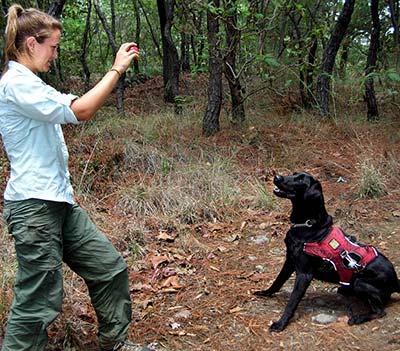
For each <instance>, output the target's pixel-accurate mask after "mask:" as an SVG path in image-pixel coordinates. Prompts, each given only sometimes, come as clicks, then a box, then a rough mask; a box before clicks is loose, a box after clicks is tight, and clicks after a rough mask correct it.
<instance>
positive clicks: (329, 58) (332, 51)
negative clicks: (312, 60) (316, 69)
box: [317, 0, 355, 116]
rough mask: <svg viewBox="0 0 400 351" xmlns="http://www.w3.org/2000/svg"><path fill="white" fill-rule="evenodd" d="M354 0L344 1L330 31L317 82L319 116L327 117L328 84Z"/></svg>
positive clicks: (352, 9) (351, 12)
mask: <svg viewBox="0 0 400 351" xmlns="http://www.w3.org/2000/svg"><path fill="white" fill-rule="evenodd" d="M354 3H355V0H346V1H345V3H344V5H343V8H342V11H341V13H340V15H339V18H338V20H337V22H336V25H335V27H334V29H333V31H332V34H331V37H330V39H329V42H328V45H327V47H326V48H325V50H324V53H323V57H322V65H321V73H320V75H319V77H318V81H317V100H318V109H319V113H320V115H321V116H327V115H329V93H330V83H331V77H332V72H333V66H334V64H335V58H336V55H337V52H338V50H339V47H340V43H341V42H342V40H343V37H344V35H345V34H346V30H347V28H348V26H349V23H350V20H351V16H352V14H353V11H354Z"/></svg>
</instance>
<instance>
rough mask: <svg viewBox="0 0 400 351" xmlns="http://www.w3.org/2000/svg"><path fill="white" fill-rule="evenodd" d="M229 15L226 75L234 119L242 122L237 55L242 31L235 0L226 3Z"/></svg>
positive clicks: (227, 23) (243, 113)
mask: <svg viewBox="0 0 400 351" xmlns="http://www.w3.org/2000/svg"><path fill="white" fill-rule="evenodd" d="M225 5H226V12H227V17H226V20H225V29H226V44H227V53H226V55H225V59H224V63H225V67H224V68H225V69H224V73H225V77H226V78H227V79H228V84H229V90H230V93H231V105H232V121H233V122H234V123H242V122H244V120H245V118H246V114H245V111H244V99H243V94H242V86H241V83H240V75H239V73H238V72H237V69H236V56H237V54H238V49H239V43H240V31H239V29H238V24H237V16H238V11H237V4H236V1H235V0H228V1H226V3H225Z"/></svg>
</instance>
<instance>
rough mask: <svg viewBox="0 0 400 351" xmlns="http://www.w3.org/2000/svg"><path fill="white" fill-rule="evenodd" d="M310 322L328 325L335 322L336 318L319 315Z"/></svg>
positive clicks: (330, 315)
mask: <svg viewBox="0 0 400 351" xmlns="http://www.w3.org/2000/svg"><path fill="white" fill-rule="evenodd" d="M311 320H312V321H313V323H317V324H330V323H333V322H335V321H336V320H337V316H335V315H332V314H328V313H320V314H317V315H316V316H312V318H311Z"/></svg>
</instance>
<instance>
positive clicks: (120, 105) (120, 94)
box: [94, 0, 125, 114]
mask: <svg viewBox="0 0 400 351" xmlns="http://www.w3.org/2000/svg"><path fill="white" fill-rule="evenodd" d="M94 7H95V9H96V13H97V16H98V17H99V18H100V21H101V23H102V25H103V28H104V31H105V32H106V34H107V37H108V41H109V43H110V45H111V48H112V51H113V55H114V56H115V55H116V54H117V52H118V49H119V47H118V45H117V43H116V42H115V38H114V35H113V33H112V31H111V29H110V27H109V26H108V23H107V19H106V17H105V16H104V14H103V12H102V11H101V8H100V4H99V1H98V0H94ZM113 21H114V20H112V21H111V22H112V23H113ZM124 80H125V73H123V74H122V75H121V77H120V78H119V80H118V84H117V110H118V113H121V114H123V113H124Z"/></svg>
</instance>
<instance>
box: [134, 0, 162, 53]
mask: <svg viewBox="0 0 400 351" xmlns="http://www.w3.org/2000/svg"><path fill="white" fill-rule="evenodd" d="M138 2H139V5H140V7H141V9H142V12H143V15H144V18H145V19H146V22H147V25H148V26H149V29H150V34H151V37H152V39H153V43H154V46H155V47H156V49H157V52H158V55H159V56H160V58H161V59H162V53H161V49H160V43H159V42H158V40H157V38H156V35H155V34H154V30H153V26H152V25H151V22H150V20H149V17H148V16H147V11H146V9H145V7H144V6H143V4H142V2H141V0H138Z"/></svg>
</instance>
